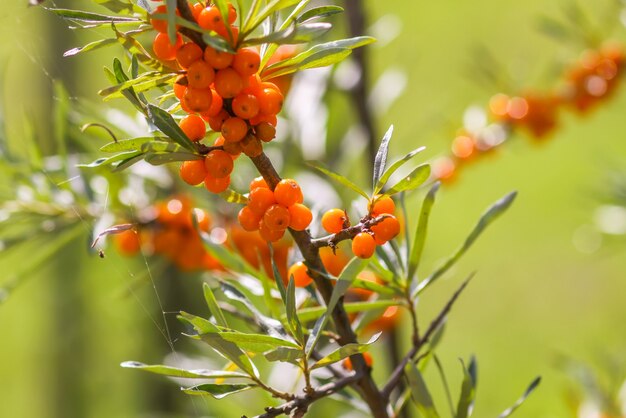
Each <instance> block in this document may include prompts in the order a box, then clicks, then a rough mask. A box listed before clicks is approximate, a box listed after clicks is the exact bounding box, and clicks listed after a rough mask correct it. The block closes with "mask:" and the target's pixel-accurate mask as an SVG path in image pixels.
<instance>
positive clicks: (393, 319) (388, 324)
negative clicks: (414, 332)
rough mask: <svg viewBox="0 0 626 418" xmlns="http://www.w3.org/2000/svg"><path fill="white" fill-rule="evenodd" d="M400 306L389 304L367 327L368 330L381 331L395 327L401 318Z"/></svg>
mask: <svg viewBox="0 0 626 418" xmlns="http://www.w3.org/2000/svg"><path fill="white" fill-rule="evenodd" d="M400 313H401V311H400V308H398V307H397V306H389V307H388V308H387V309H385V312H383V314H382V315H381V316H380V318H376V319H375V320H373V321H372V322H370V323H369V324H367V326H366V327H365V329H366V331H370V332H379V331H388V330H390V329H393V328H394V327H395V326H396V325H397V324H398V321H399V319H400Z"/></svg>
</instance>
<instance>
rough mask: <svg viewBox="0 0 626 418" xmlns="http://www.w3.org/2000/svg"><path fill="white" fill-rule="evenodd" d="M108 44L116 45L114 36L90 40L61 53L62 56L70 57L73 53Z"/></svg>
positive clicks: (76, 53) (91, 49)
mask: <svg viewBox="0 0 626 418" xmlns="http://www.w3.org/2000/svg"><path fill="white" fill-rule="evenodd" d="M109 45H117V39H116V38H106V39H99V40H97V41H93V42H90V43H88V44H87V45H84V46H81V47H78V48H72V49H69V50H67V51H65V52H64V53H63V56H64V57H72V56H74V55H78V54H80V53H83V52H89V51H93V50H96V49H99V48H103V47H105V46H109Z"/></svg>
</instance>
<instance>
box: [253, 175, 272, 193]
mask: <svg viewBox="0 0 626 418" xmlns="http://www.w3.org/2000/svg"><path fill="white" fill-rule="evenodd" d="M258 187H263V188H266V189H269V188H270V186H268V185H267V182H266V181H265V179H264V178H263V177H261V176H259V177H256V178H254V179H252V181H251V182H250V191H252V190H254V189H256V188H258Z"/></svg>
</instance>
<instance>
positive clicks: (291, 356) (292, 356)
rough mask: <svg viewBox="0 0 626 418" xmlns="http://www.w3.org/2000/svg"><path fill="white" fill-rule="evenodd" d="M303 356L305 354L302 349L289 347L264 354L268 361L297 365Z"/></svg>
mask: <svg viewBox="0 0 626 418" xmlns="http://www.w3.org/2000/svg"><path fill="white" fill-rule="evenodd" d="M303 355H304V353H303V352H302V350H301V349H295V348H287V347H279V348H277V349H275V350H272V351H269V352H267V353H265V354H264V356H265V359H266V360H267V361H272V362H274V361H281V362H284V363H297V361H298V360H300V359H301V358H302V356H303Z"/></svg>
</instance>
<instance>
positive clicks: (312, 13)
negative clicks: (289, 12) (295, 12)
mask: <svg viewBox="0 0 626 418" xmlns="http://www.w3.org/2000/svg"><path fill="white" fill-rule="evenodd" d="M341 12H343V8H342V7H339V6H319V7H313V8H311V9H309V10H307V11H306V12H304V13H302V14H301V15H300V16H298V19H297V21H298V22H306V21H307V20H311V19H320V18H322V17H328V16H332V15H335V14H337V13H341Z"/></svg>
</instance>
